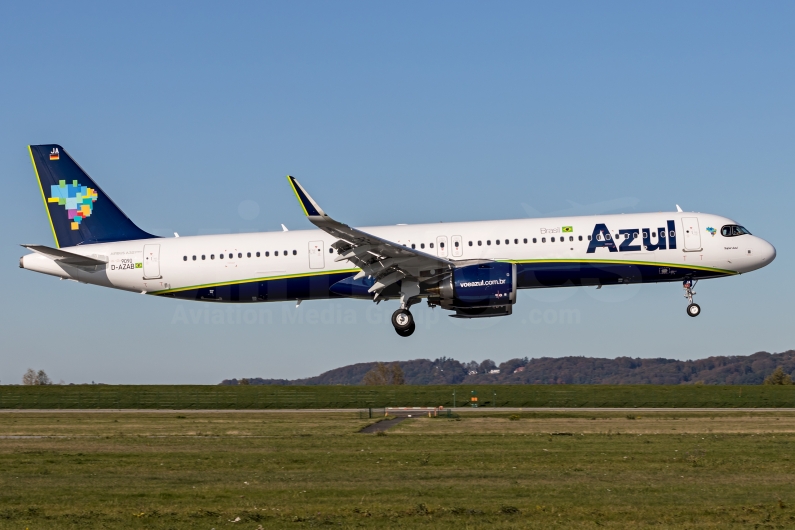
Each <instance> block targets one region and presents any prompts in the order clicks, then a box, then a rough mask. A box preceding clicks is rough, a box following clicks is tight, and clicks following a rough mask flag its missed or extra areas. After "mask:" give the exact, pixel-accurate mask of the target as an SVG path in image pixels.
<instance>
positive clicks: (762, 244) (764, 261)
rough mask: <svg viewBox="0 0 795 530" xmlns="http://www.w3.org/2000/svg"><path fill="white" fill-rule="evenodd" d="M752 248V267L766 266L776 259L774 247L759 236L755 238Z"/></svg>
mask: <svg viewBox="0 0 795 530" xmlns="http://www.w3.org/2000/svg"><path fill="white" fill-rule="evenodd" d="M753 248H754V250H753V263H754V268H757V269H761V268H762V267H766V266H767V265H770V262H772V261H773V260H774V259H776V247H774V246H773V245H771V244H770V243H768V242H767V241H765V240H764V239H762V238H760V237H757V238H756V241H755V244H754V246H753Z"/></svg>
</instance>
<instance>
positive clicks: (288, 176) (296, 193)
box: [287, 175, 309, 217]
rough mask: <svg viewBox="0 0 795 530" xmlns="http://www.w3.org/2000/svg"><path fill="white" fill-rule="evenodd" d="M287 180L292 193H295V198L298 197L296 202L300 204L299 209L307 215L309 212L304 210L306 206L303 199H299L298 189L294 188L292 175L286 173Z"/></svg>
mask: <svg viewBox="0 0 795 530" xmlns="http://www.w3.org/2000/svg"><path fill="white" fill-rule="evenodd" d="M287 181H288V182H289V183H290V187H292V188H293V193H295V198H296V199H298V204H300V205H301V209H302V210H303V211H304V215H305V216H307V217H309V212H307V211H306V206H304V201H302V200H301V196H300V195H298V190H297V189H295V182H293V177H291V176H290V175H287Z"/></svg>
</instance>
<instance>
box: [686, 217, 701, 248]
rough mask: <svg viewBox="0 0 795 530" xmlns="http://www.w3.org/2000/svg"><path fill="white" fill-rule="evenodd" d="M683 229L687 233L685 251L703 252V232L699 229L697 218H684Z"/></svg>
mask: <svg viewBox="0 0 795 530" xmlns="http://www.w3.org/2000/svg"><path fill="white" fill-rule="evenodd" d="M682 228H683V229H684V231H685V251H686V252H696V251H698V250H701V231H700V230H699V229H698V218H697V217H683V218H682Z"/></svg>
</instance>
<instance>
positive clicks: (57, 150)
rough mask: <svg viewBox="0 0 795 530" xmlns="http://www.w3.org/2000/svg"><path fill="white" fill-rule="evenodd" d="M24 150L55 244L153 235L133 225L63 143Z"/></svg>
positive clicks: (79, 243) (76, 243)
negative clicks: (66, 149)
mask: <svg viewBox="0 0 795 530" xmlns="http://www.w3.org/2000/svg"><path fill="white" fill-rule="evenodd" d="M28 150H29V151H30V158H31V160H32V161H33V169H34V170H35V171H36V178H37V179H38V180H39V187H40V188H41V195H42V197H43V198H44V207H45V208H46V209H47V215H48V216H49V218H50V226H51V227H52V235H53V236H54V237H55V245H56V246H57V247H58V248H60V247H72V246H75V245H86V244H89V243H108V242H111V241H127V240H131V239H150V238H153V237H156V236H153V235H152V234H147V233H146V232H144V231H143V230H141V229H140V228H138V227H137V226H135V223H133V222H132V221H130V219H129V217H127V216H126V215H124V212H122V211H121V210H120V209H119V207H118V206H116V205H115V204H114V203H113V201H112V200H110V197H108V196H107V195H105V193H104V192H103V191H102V189H101V188H100V187H99V186H97V185H96V184H95V183H94V181H93V180H91V177H89V176H88V175H87V174H86V172H85V171H83V169H82V168H81V167H80V166H79V165H77V162H75V161H74V160H72V157H70V156H69V155H68V154H67V152H66V151H65V150H64V148H63V147H61V146H60V145H30V146H28Z"/></svg>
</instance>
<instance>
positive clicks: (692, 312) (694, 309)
mask: <svg viewBox="0 0 795 530" xmlns="http://www.w3.org/2000/svg"><path fill="white" fill-rule="evenodd" d="M697 283H698V280H691V279H687V280H685V281H684V282H682V287H683V288H684V290H685V298H687V314H688V316H691V317H697V316H698V315H700V314H701V306H699V305H698V304H696V303H694V302H693V296H695V294H696V292H695V291H694V290H693V289H694V288H695V287H696V284H697Z"/></svg>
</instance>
